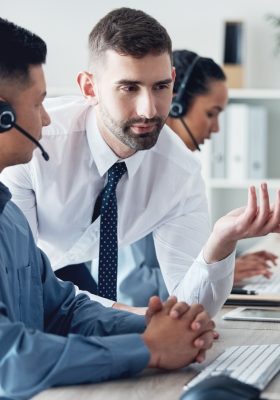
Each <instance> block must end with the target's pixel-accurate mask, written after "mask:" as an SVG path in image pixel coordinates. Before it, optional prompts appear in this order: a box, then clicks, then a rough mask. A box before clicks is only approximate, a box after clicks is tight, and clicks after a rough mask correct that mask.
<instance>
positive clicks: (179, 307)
mask: <svg viewBox="0 0 280 400" xmlns="http://www.w3.org/2000/svg"><path fill="white" fill-rule="evenodd" d="M189 309H190V306H189V305H188V304H187V303H183V302H179V303H176V304H175V305H174V306H173V307H172V308H171V310H170V313H169V315H170V317H171V318H173V319H177V318H180V317H181V316H182V315H184V314H185V313H186V312H187V311H188V310H189Z"/></svg>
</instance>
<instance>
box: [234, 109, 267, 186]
mask: <svg viewBox="0 0 280 400" xmlns="http://www.w3.org/2000/svg"><path fill="white" fill-rule="evenodd" d="M226 130H227V146H226V155H227V157H226V158H227V163H226V170H227V178H229V179H232V180H239V181H240V180H245V179H262V178H265V177H266V143H267V112H266V109H265V108H264V107H262V106H253V105H248V104H242V103H238V104H230V105H229V106H228V108H227V117H226Z"/></svg>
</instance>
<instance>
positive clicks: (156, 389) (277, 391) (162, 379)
mask: <svg viewBox="0 0 280 400" xmlns="http://www.w3.org/2000/svg"><path fill="white" fill-rule="evenodd" d="M226 311H229V308H224V309H223V310H222V311H221V313H220V314H219V316H218V317H217V318H216V323H217V330H218V331H219V332H220V339H219V340H218V341H217V342H216V343H215V345H214V346H213V348H212V349H211V350H210V351H209V352H208V353H207V361H206V362H205V363H204V364H202V366H203V365H206V364H207V363H208V362H210V361H211V360H212V359H214V358H215V357H216V356H217V355H219V354H220V353H221V351H222V350H223V349H224V348H225V347H228V346H234V345H243V344H244V345H245V344H264V343H280V324H278V323H264V322H247V321H223V320H222V319H221V315H222V314H224V313H225V312H226ZM200 368H201V366H196V365H195V366H192V367H188V368H185V369H184V370H180V371H176V372H165V371H158V370H149V371H148V370H147V371H145V372H143V373H142V374H140V375H138V376H137V377H134V378H130V379H123V380H118V381H111V382H105V383H100V384H94V385H81V386H70V387H61V388H54V389H49V390H46V391H44V392H42V393H40V394H39V395H37V396H35V397H33V400H35V399H36V400H50V399H51V400H91V399H92V400H104V399H110V400H147V399H149V400H159V399H160V400H170V399H174V400H175V399H179V397H180V395H181V393H182V388H183V386H184V384H185V382H187V381H189V380H190V379H191V378H192V377H193V376H195V375H196V373H197V371H199V369H200ZM264 396H265V397H266V398H268V399H271V400H272V399H273V400H276V399H277V400H279V399H280V374H279V375H278V376H277V377H276V378H275V379H274V380H273V381H272V382H271V383H270V385H269V386H268V387H267V389H266V390H265V391H264Z"/></svg>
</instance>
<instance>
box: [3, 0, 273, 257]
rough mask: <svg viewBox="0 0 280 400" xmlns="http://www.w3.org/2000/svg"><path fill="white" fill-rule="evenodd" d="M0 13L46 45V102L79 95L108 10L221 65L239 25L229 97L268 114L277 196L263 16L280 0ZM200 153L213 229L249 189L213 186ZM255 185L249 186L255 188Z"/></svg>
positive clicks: (156, 2)
mask: <svg viewBox="0 0 280 400" xmlns="http://www.w3.org/2000/svg"><path fill="white" fill-rule="evenodd" d="M0 6H1V17H4V18H8V19H10V20H11V21H14V22H15V23H18V24H20V25H23V26H24V27H26V28H29V29H30V30H33V31H34V32H36V33H38V34H39V35H40V36H41V37H42V38H43V39H44V40H45V41H46V42H47V45H48V58H47V64H46V66H45V72H46V78H47V86H48V92H49V94H50V95H60V94H75V93H79V89H78V86H77V84H76V75H77V73H78V72H79V71H81V70H83V69H87V62H88V56H87V39H88V34H89V32H90V31H91V29H92V27H93V26H94V25H95V24H96V22H97V21H98V20H99V19H100V18H102V17H103V16H104V15H105V14H106V13H107V12H109V11H110V10H112V9H114V8H118V7H122V6H128V7H133V8H140V9H142V10H144V11H146V12H147V13H149V14H151V15H152V16H154V17H155V18H156V19H158V20H159V21H160V22H161V23H162V24H163V25H164V26H165V27H166V28H167V30H168V32H169V34H170V36H171V38H172V41H173V48H174V49H184V48H188V49H191V50H193V51H195V52H197V53H199V54H201V55H203V56H209V57H211V58H213V59H214V60H215V61H216V62H217V63H219V64H222V63H223V53H224V22H225V21H227V20H230V21H242V22H243V23H244V28H245V29H244V36H243V39H244V41H243V46H244V62H243V64H244V72H245V81H244V88H245V94H244V89H241V92H240V91H238V92H237V93H235V94H234V95H233V96H232V95H231V101H233V102H241V103H243V102H245V103H247V104H248V103H249V104H250V103H253V104H257V105H263V104H264V105H265V106H266V107H267V108H268V110H269V113H268V114H269V115H268V120H269V121H268V122H269V123H268V125H269V126H268V134H267V154H266V156H267V157H266V158H267V160H268V174H267V176H266V178H267V179H266V180H267V181H268V184H269V187H271V188H272V191H271V195H272V196H273V197H274V194H275V189H276V188H278V187H279V186H280V161H279V148H280V135H279V126H280V113H279V109H280V53H279V55H278V56H277V55H275V52H274V50H275V45H276V39H275V34H276V33H277V32H278V33H279V34H280V27H279V28H278V29H276V28H275V27H273V26H272V24H271V23H270V22H268V21H267V19H266V16H267V15H268V14H273V15H275V16H279V17H280V7H279V6H280V2H279V0H257V1H256V0H234V1H229V0H212V1H211V2H210V1H207V0H195V1H191V0H172V1H167V0H163V1H162V0H141V1H138V2H137V1H135V0H104V1H100V0H99V1H98V0H80V1H77V0H48V1H42V0H24V1H22V0H9V1H4V0H0ZM256 89H260V90H259V91H256ZM267 89H268V90H267ZM275 89H276V90H275ZM218 136H220V135H218ZM208 143H209V142H208ZM211 145H212V144H211ZM208 147H209V146H208ZM205 149H206V147H204V149H203V150H205ZM202 153H203V154H202V165H203V175H204V178H205V180H206V186H207V194H208V199H209V209H210V216H211V219H212V222H214V221H215V220H216V219H217V218H219V217H220V216H221V215H224V214H225V213H226V212H228V211H229V210H231V209H232V208H235V207H239V206H241V205H244V204H246V201H247V188H248V186H249V185H250V184H252V182H249V181H248V180H246V179H245V180H241V181H240V180H239V182H236V181H232V180H228V179H223V180H219V181H217V180H215V179H214V180H213V179H211V176H209V171H211V167H210V164H211V159H213V156H212V155H211V150H210V152H209V149H208V150H207V149H206V151H202ZM212 154H213V153H212ZM278 171H279V175H278ZM259 183H260V181H255V182H253V184H256V185H257V186H259ZM249 243H250V244H251V243H253V241H248V243H247V242H242V246H241V245H240V246H241V250H244V249H246V248H247V247H248V245H249Z"/></svg>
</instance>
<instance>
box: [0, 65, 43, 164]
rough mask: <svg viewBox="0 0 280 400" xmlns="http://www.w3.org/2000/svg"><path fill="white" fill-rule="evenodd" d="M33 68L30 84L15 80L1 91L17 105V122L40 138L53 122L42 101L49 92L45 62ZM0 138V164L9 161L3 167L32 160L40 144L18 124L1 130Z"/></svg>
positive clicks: (5, 97) (14, 105)
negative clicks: (24, 134) (43, 129)
mask: <svg viewBox="0 0 280 400" xmlns="http://www.w3.org/2000/svg"><path fill="white" fill-rule="evenodd" d="M29 71H30V73H29V76H30V84H29V85H28V86H26V87H24V88H22V89H20V86H16V84H15V87H10V88H8V90H4V94H3V97H2V93H1V99H2V100H4V101H7V102H8V103H10V105H11V106H12V107H13V109H14V111H15V113H16V123H17V124H18V125H19V126H21V127H22V128H23V129H25V130H26V131H27V132H28V133H30V134H31V135H32V136H33V137H34V138H35V139H37V140H40V139H41V135H42V127H43V126H46V125H48V124H49V123H50V119H49V116H48V114H47V113H46V111H45V109H44V107H43V104H42V102H43V100H44V98H45V95H46V83H45V78H44V73H43V69H42V67H41V66H32V67H30V70H29ZM0 140H1V150H0V164H3V162H4V163H5V165H2V168H4V167H5V166H8V165H15V164H21V163H26V162H29V161H30V160H31V158H32V153H33V151H34V149H35V148H36V146H35V144H34V143H32V142H31V141H30V140H29V139H28V138H26V137H25V136H23V135H22V134H21V133H20V132H18V131H17V130H16V129H15V128H13V129H11V130H10V131H7V132H5V133H4V134H1V136H0ZM3 149H4V150H3Z"/></svg>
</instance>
